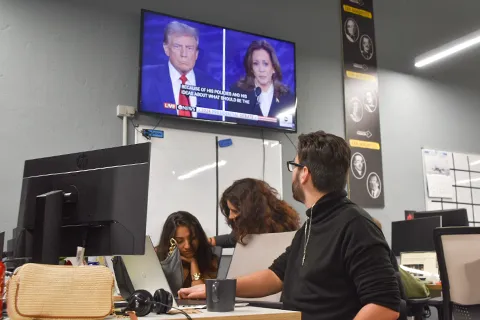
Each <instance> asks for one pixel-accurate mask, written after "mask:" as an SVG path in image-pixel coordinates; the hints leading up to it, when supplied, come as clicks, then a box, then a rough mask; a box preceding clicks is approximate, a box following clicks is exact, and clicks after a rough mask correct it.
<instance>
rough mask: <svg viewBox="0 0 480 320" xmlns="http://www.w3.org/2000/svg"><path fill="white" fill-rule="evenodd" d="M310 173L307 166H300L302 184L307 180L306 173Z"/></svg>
mask: <svg viewBox="0 0 480 320" xmlns="http://www.w3.org/2000/svg"><path fill="white" fill-rule="evenodd" d="M309 174H310V171H308V168H307V167H303V168H302V172H300V182H301V183H302V184H305V183H307V180H308V175H309Z"/></svg>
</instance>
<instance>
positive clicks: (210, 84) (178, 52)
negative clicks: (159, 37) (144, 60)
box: [140, 21, 222, 120]
mask: <svg viewBox="0 0 480 320" xmlns="http://www.w3.org/2000/svg"><path fill="white" fill-rule="evenodd" d="M198 45H199V36H198V30H197V29H195V28H192V27H190V26H188V25H186V24H184V23H180V22H178V21H172V22H170V23H169V24H168V25H167V27H166V28H165V33H164V39H163V49H164V51H165V54H166V55H167V56H168V59H169V60H168V64H167V65H162V66H151V67H144V70H143V77H142V92H141V106H140V110H142V111H145V112H156V113H163V114H170V115H177V116H181V117H187V118H200V119H209V120H221V119H222V117H221V116H215V115H209V114H205V113H199V112H191V111H188V110H177V108H176V106H175V105H181V106H191V107H201V108H208V109H221V101H220V100H215V99H208V98H204V97H197V96H194V95H185V94H184V93H182V90H181V86H182V85H189V86H195V87H201V88H211V89H219V90H220V89H221V87H220V83H219V82H218V81H216V80H215V79H213V78H212V77H210V76H209V75H208V74H206V73H204V72H202V71H201V70H198V69H195V70H194V67H195V63H196V61H197V58H198Z"/></svg>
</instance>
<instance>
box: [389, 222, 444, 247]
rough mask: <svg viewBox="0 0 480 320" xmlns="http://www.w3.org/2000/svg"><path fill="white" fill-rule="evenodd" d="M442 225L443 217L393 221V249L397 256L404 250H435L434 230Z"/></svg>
mask: <svg viewBox="0 0 480 320" xmlns="http://www.w3.org/2000/svg"><path fill="white" fill-rule="evenodd" d="M441 226H442V218H441V217H439V216H437V217H429V218H418V219H417V218H415V219H413V220H402V221H394V222H392V251H393V253H394V254H395V256H400V253H402V252H428V251H435V243H434V241H433V230H435V228H440V227H441Z"/></svg>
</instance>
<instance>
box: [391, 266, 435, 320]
mask: <svg viewBox="0 0 480 320" xmlns="http://www.w3.org/2000/svg"><path fill="white" fill-rule="evenodd" d="M395 276H396V277H397V282H398V288H399V289H400V298H401V304H400V316H399V317H398V320H407V319H408V318H409V317H413V318H414V319H423V316H424V314H425V307H426V306H427V303H428V301H429V300H430V298H419V299H409V298H407V294H406V293H405V287H404V286H403V282H402V278H401V276H400V272H398V271H397V272H395Z"/></svg>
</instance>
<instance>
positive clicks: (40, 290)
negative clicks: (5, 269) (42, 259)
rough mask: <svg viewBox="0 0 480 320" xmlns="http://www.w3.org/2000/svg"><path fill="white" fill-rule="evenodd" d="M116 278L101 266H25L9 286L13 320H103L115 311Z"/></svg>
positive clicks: (18, 271)
mask: <svg viewBox="0 0 480 320" xmlns="http://www.w3.org/2000/svg"><path fill="white" fill-rule="evenodd" d="M113 284H114V283H113V275H112V272H111V271H110V270H109V269H108V268H106V267H103V266H102V267H101V266H98V267H97V266H80V267H72V266H52V265H41V264H33V263H30V264H25V265H23V266H22V267H20V268H18V269H17V270H16V271H15V273H14V275H13V277H12V278H11V279H10V281H8V284H7V312H8V317H9V318H10V319H13V320H16V319H20V320H26V319H49V320H50V319H103V318H105V317H107V316H108V315H110V314H112V312H113V294H112V291H113Z"/></svg>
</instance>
